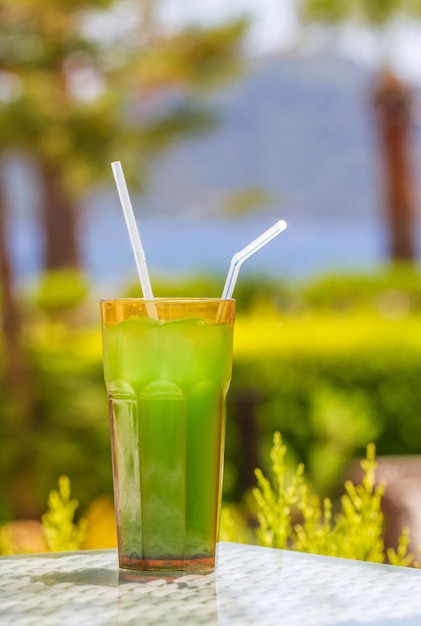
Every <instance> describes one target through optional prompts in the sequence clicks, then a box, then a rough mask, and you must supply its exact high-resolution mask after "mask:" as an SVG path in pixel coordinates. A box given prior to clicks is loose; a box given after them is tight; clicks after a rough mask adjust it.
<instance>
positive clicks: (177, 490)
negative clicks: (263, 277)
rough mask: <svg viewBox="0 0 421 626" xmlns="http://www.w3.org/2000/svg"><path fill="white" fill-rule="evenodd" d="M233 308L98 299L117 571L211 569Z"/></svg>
mask: <svg viewBox="0 0 421 626" xmlns="http://www.w3.org/2000/svg"><path fill="white" fill-rule="evenodd" d="M234 309H235V302H234V300H219V299H216V298H209V299H207V298H206V299H199V298H197V299H181V298H172V299H170V298H166V299H161V298H157V299H154V300H153V301H147V300H144V299H121V300H104V301H102V302H101V320H102V337H103V355H104V376H105V382H106V386H107V391H108V398H109V407H110V423H111V443H112V462H113V480H114V501H115V509H116V520H117V535H118V551H119V564H120V567H121V568H125V569H132V570H141V571H145V570H152V571H156V572H167V571H168V572H174V571H177V570H178V571H187V572H195V573H196V572H207V571H209V570H212V569H213V568H214V566H215V547H216V539H217V533H218V523H219V510H220V505H221V487H222V469H223V455H224V442H225V399H226V394H227V391H228V387H229V383H230V380H231V370H232V343H233V330H234ZM151 312H152V313H153V314H152V315H151Z"/></svg>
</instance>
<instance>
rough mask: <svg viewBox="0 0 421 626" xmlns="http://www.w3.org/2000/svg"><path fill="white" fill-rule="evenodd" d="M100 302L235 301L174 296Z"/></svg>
mask: <svg viewBox="0 0 421 626" xmlns="http://www.w3.org/2000/svg"><path fill="white" fill-rule="evenodd" d="M100 302H101V303H102V302H103V303H105V304H106V303H110V304H111V303H119V302H121V303H124V302H146V303H153V302H156V303H160V302H177V303H181V302H189V303H191V302H201V303H203V302H210V303H212V302H215V303H216V302H234V303H235V299H234V298H212V297H211V298H206V297H204V298H203V297H191V298H189V297H184V296H174V297H171V296H169V297H163V298H153V300H150V299H148V298H101V299H100Z"/></svg>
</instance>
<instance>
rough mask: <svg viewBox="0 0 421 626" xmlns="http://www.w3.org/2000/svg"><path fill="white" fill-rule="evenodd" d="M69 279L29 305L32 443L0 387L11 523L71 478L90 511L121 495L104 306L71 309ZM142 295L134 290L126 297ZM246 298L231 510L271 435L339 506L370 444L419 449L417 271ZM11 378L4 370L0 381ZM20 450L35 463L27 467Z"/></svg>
mask: <svg viewBox="0 0 421 626" xmlns="http://www.w3.org/2000/svg"><path fill="white" fill-rule="evenodd" d="M66 279H67V280H68V281H69V283H68V284H69V288H70V287H71V286H72V285H74V279H75V277H74V276H71V275H69V276H67V277H66V276H64V275H63V276H61V280H60V281H59V282H57V283H56V282H55V281H47V282H45V280H43V281H41V282H40V285H39V290H38V293H34V292H33V291H32V292H31V293H30V294H27V293H25V292H23V293H21V295H20V297H21V299H22V302H23V303H24V305H23V306H22V311H23V319H22V325H23V332H24V336H25V345H26V348H27V354H28V359H29V363H30V370H31V376H32V380H33V385H34V388H35V394H34V395H35V400H36V410H35V415H36V420H35V421H34V424H33V427H32V428H31V429H30V430H27V431H26V432H22V430H21V427H20V423H19V422H18V421H17V420H16V406H15V405H14V403H13V402H11V401H10V398H8V395H7V393H6V390H5V389H4V387H2V392H1V397H0V402H1V408H2V430H3V432H2V441H3V443H4V442H6V441H7V445H6V446H4V445H3V452H2V455H1V461H0V463H1V474H2V477H3V489H2V497H1V503H2V508H1V517H2V520H3V521H5V520H8V519H12V518H17V517H29V518H37V517H38V518H39V516H40V515H41V513H42V512H43V510H44V508H45V503H46V500H47V496H48V493H49V490H50V489H51V487H52V486H53V485H54V484H55V483H56V481H57V476H59V475H60V474H61V473H62V472H63V470H64V469H65V470H66V473H67V474H68V475H69V477H70V478H71V481H72V490H73V493H74V494H75V495H77V498H78V500H79V501H80V504H81V511H83V512H86V510H87V509H88V507H89V505H90V504H91V503H93V502H94V500H96V499H97V498H99V497H104V496H109V497H111V493H112V491H111V489H112V486H111V463H110V447H109V426H108V418H107V413H108V410H107V400H106V396H105V391H104V383H103V376H102V362H101V337H100V329H99V325H98V311H97V302H96V301H93V300H92V296H91V294H90V292H89V290H86V289H80V290H79V291H78V292H77V290H72V293H73V294H74V295H75V294H76V293H79V298H78V299H77V298H76V297H75V298H74V300H73V302H72V303H70V302H69V299H68V297H67V291H66V290H64V293H65V294H66V295H65V297H64V303H63V285H65V284H66ZM154 284H156V285H157V289H159V291H160V292H161V293H163V294H174V295H178V294H186V293H188V294H189V295H193V296H194V295H197V296H203V295H205V294H209V289H210V288H212V285H215V289H217V287H218V286H219V287H220V284H221V281H220V278H219V277H212V276H209V277H199V278H197V279H191V280H184V281H181V282H180V283H177V282H169V283H166V284H165V283H164V281H163V280H162V279H161V281H159V280H158V279H157V280H156V281H154ZM338 284H339V285H340V287H341V288H340V289H338ZM46 285H48V289H49V290H50V291H49V293H48V297H47V296H46ZM54 285H57V289H56V291H54ZM132 293H133V286H130V285H129V286H128V287H127V291H124V290H123V295H128V294H132ZM54 295H55V297H56V302H55V303H54ZM237 295H238V315H237V323H236V333H235V353H234V372H233V379H232V385H231V391H230V395H229V404H228V431H227V445H226V465H225V486H224V497H225V500H226V501H231V502H239V501H241V499H242V498H243V496H244V494H245V493H246V492H247V490H248V489H250V488H251V487H253V486H254V484H255V480H254V475H253V471H254V468H255V467H257V466H259V467H262V468H264V469H265V468H266V469H267V464H268V462H269V457H268V450H269V449H270V446H271V441H272V436H273V432H274V431H275V430H280V431H281V432H282V433H283V438H284V440H285V442H286V443H287V445H288V449H289V452H290V455H291V459H292V460H293V461H294V462H296V461H304V462H305V464H306V468H307V473H308V476H309V480H310V482H311V483H312V484H313V485H314V486H315V488H317V490H318V491H319V492H320V493H321V494H325V495H327V494H329V495H332V494H333V495H335V490H336V489H337V488H338V486H339V485H340V484H341V481H343V476H344V472H345V471H346V469H347V468H348V467H349V463H350V461H351V460H352V459H353V458H355V457H356V456H360V455H363V454H364V450H365V447H366V445H367V442H368V441H374V442H375V443H376V447H377V450H378V454H379V455H384V454H412V453H417V452H418V451H419V449H420V447H421V430H420V428H419V415H420V413H421V388H420V385H419V384H418V380H419V377H420V372H421V338H420V334H419V332H418V329H419V325H420V320H421V276H420V272H419V270H418V269H415V268H410V267H407V266H402V267H398V266H396V267H394V268H391V269H389V268H385V269H384V270H382V271H378V272H377V273H373V274H372V275H363V276H358V275H348V276H347V275H343V276H341V277H339V276H331V277H322V278H320V279H318V280H312V281H308V282H303V283H302V284H300V285H297V284H294V285H293V284H280V283H278V282H273V281H271V280H267V281H266V280H265V279H264V277H260V278H259V279H257V278H254V279H251V280H250V281H249V280H248V279H246V278H245V279H243V280H240V281H239V283H238V294H237ZM388 303H389V304H388ZM390 303H391V304H390ZM63 304H64V306H63ZM58 312H59V313H58ZM52 313H54V315H53V314H52ZM4 366H5V364H4V359H2V361H1V367H2V374H4ZM2 379H4V378H3V376H2ZM244 398H245V399H246V407H247V408H246V410H245V409H244V402H243V401H244ZM250 412H251V413H252V415H251V417H252V419H251V421H250V420H249V419H248V415H249V413H250ZM23 440H25V441H24V443H25V454H26V456H25V459H23V460H22V462H21V463H20V464H17V463H16V458H17V457H19V455H20V453H21V450H22V445H23V443H22V442H23Z"/></svg>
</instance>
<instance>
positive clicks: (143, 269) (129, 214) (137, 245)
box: [111, 161, 158, 319]
mask: <svg viewBox="0 0 421 626" xmlns="http://www.w3.org/2000/svg"><path fill="white" fill-rule="evenodd" d="M111 168H112V170H113V174H114V179H115V184H116V186H117V191H118V195H119V198H120V202H121V206H122V209H123V213H124V219H125V220H126V226H127V230H128V231H129V237H130V243H131V245H132V250H133V255H134V260H135V263H136V268H137V273H138V274H139V280H140V285H141V287H142V291H143V297H144V298H145V299H146V300H153V299H154V296H153V292H152V286H151V281H150V279H149V272H148V268H147V265H146V256H145V252H144V250H143V246H142V242H141V240H140V235H139V231H138V229H137V225H136V220H135V217H134V212H133V207H132V203H131V200H130V196H129V190H128V189H127V184H126V179H125V178H124V173H123V168H122V167H121V163H120V161H114V162H113V163H111ZM148 311H149V315H150V317H152V318H154V319H157V318H158V315H157V312H156V307H155V305H154V304H149V306H148Z"/></svg>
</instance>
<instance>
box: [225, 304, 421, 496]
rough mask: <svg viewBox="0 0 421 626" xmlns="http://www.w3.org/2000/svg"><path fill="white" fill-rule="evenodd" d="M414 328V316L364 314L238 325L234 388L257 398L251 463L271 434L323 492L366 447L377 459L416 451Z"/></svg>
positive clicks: (418, 409) (419, 442)
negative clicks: (372, 445)
mask: <svg viewBox="0 0 421 626" xmlns="http://www.w3.org/2000/svg"><path fill="white" fill-rule="evenodd" d="M420 327H421V316H420V315H418V314H416V315H410V316H406V317H405V318H401V319H399V320H396V319H388V318H385V317H382V316H381V315H379V314H377V313H375V312H370V311H366V312H358V313H347V314H341V315H332V314H330V313H324V314H321V313H313V314H309V315H296V316H288V317H286V316H279V315H278V316H272V317H270V316H268V317H266V318H265V317H263V316H254V317H253V316H248V317H247V318H244V319H243V318H239V319H238V321H237V328H236V339H235V345H236V350H235V354H236V356H235V365H234V374H233V388H234V389H235V388H244V389H249V390H250V389H255V390H256V392H257V393H256V397H257V398H258V400H257V402H256V406H255V423H256V427H257V445H258V446H259V451H258V452H259V457H258V458H259V463H264V462H265V461H264V459H265V456H267V455H265V452H264V450H267V449H268V446H269V444H270V439H271V436H272V433H273V432H274V431H275V430H280V431H281V432H282V433H283V436H284V439H285V441H286V442H287V444H288V448H289V449H290V450H291V452H292V453H293V454H294V455H295V457H296V459H298V460H301V461H303V462H305V464H306V467H307V469H308V472H309V476H310V478H311V480H312V481H313V482H314V484H315V485H316V486H317V488H319V489H321V490H327V491H329V490H330V489H332V488H334V487H335V484H337V481H338V477H340V476H341V472H342V471H343V470H344V469H345V468H346V465H347V463H348V462H349V460H350V459H351V458H352V457H353V456H354V455H356V454H358V455H361V454H362V453H363V451H364V448H365V446H366V444H367V442H368V441H374V442H375V443H376V446H377V449H378V453H379V454H380V455H384V454H410V453H412V454H415V453H418V452H420V450H421V427H420V423H419V416H420V414H421V386H420V385H419V384H418V381H419V380H420V376H421V335H420V333H419V329H420ZM231 408H232V411H234V410H235V407H231ZM234 417H235V420H234V429H238V428H240V429H241V415H238V416H236V415H234ZM227 441H228V443H227V446H228V448H229V446H230V445H231V441H230V437H228V438H227Z"/></svg>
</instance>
